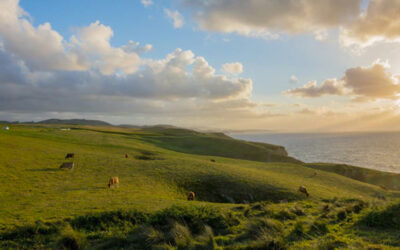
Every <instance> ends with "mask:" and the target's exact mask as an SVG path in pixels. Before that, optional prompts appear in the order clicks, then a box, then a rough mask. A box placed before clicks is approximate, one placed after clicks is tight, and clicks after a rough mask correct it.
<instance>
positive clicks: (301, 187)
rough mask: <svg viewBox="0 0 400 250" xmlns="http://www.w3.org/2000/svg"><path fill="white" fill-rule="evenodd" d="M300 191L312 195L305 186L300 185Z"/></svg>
mask: <svg viewBox="0 0 400 250" xmlns="http://www.w3.org/2000/svg"><path fill="white" fill-rule="evenodd" d="M299 192H300V193H303V194H305V195H306V196H307V197H308V196H310V195H309V194H308V192H307V188H306V187H305V186H300V187H299Z"/></svg>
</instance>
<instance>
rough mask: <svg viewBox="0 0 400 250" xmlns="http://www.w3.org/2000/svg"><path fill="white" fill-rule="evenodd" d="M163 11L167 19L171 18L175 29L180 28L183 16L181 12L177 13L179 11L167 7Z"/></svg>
mask: <svg viewBox="0 0 400 250" xmlns="http://www.w3.org/2000/svg"><path fill="white" fill-rule="evenodd" d="M164 13H165V14H166V15H167V17H168V18H169V19H171V20H172V22H173V24H174V28H175V29H180V28H182V27H183V24H184V18H183V16H182V15H181V13H179V11H177V10H175V11H172V10H169V9H164Z"/></svg>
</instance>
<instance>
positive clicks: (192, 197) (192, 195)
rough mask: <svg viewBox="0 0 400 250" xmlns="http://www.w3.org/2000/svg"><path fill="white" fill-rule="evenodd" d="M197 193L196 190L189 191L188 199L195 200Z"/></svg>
mask: <svg viewBox="0 0 400 250" xmlns="http://www.w3.org/2000/svg"><path fill="white" fill-rule="evenodd" d="M195 196H196V195H195V194H194V192H189V193H188V201H192V200H194V197H195Z"/></svg>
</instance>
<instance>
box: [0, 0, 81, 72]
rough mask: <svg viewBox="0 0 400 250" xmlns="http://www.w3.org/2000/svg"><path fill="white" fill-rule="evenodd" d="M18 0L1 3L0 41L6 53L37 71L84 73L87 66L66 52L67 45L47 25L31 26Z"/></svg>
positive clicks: (72, 54)
mask: <svg viewBox="0 0 400 250" xmlns="http://www.w3.org/2000/svg"><path fill="white" fill-rule="evenodd" d="M18 4H19V1H18V0H2V1H0V41H2V43H3V46H4V47H5V49H7V50H8V51H9V52H11V53H13V54H14V55H15V56H16V57H18V58H20V59H23V60H24V61H25V63H27V64H29V65H30V66H31V67H33V68H36V69H54V70H60V69H62V70H64V69H67V70H85V69H86V68H87V66H88V65H87V63H86V62H84V61H82V60H81V58H79V56H78V55H76V54H74V53H72V52H71V53H67V51H66V47H67V45H66V42H65V41H64V39H63V37H62V36H61V35H60V34H59V33H58V32H56V31H54V30H53V29H52V27H51V25H50V23H44V24H41V25H39V26H38V27H34V26H33V25H32V23H31V22H30V21H29V20H28V19H26V17H27V13H26V12H25V11H24V10H23V9H21V8H20V6H19V5H18Z"/></svg>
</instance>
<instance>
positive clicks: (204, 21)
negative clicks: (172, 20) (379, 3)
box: [181, 0, 361, 39]
mask: <svg viewBox="0 0 400 250" xmlns="http://www.w3.org/2000/svg"><path fill="white" fill-rule="evenodd" d="M181 1H182V2H183V4H184V6H186V7H188V8H190V9H191V10H193V12H194V16H195V20H196V21H197V23H198V24H199V26H200V28H201V29H203V30H207V31H217V32H225V33H232V32H236V33H238V34H241V35H246V36H253V37H254V36H255V37H264V38H265V37H270V38H276V36H277V34H279V33H286V34H292V35H294V34H299V33H305V32H307V33H313V34H315V36H316V37H317V38H318V39H323V38H324V37H325V36H326V32H325V30H326V29H329V28H335V27H338V26H340V25H342V24H346V23H347V22H349V21H351V20H352V19H354V18H355V17H357V16H358V14H359V13H360V5H361V0H352V1H348V0H325V1H314V0H299V1H292V0H252V1H242V0H209V1H197V0H181Z"/></svg>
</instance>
